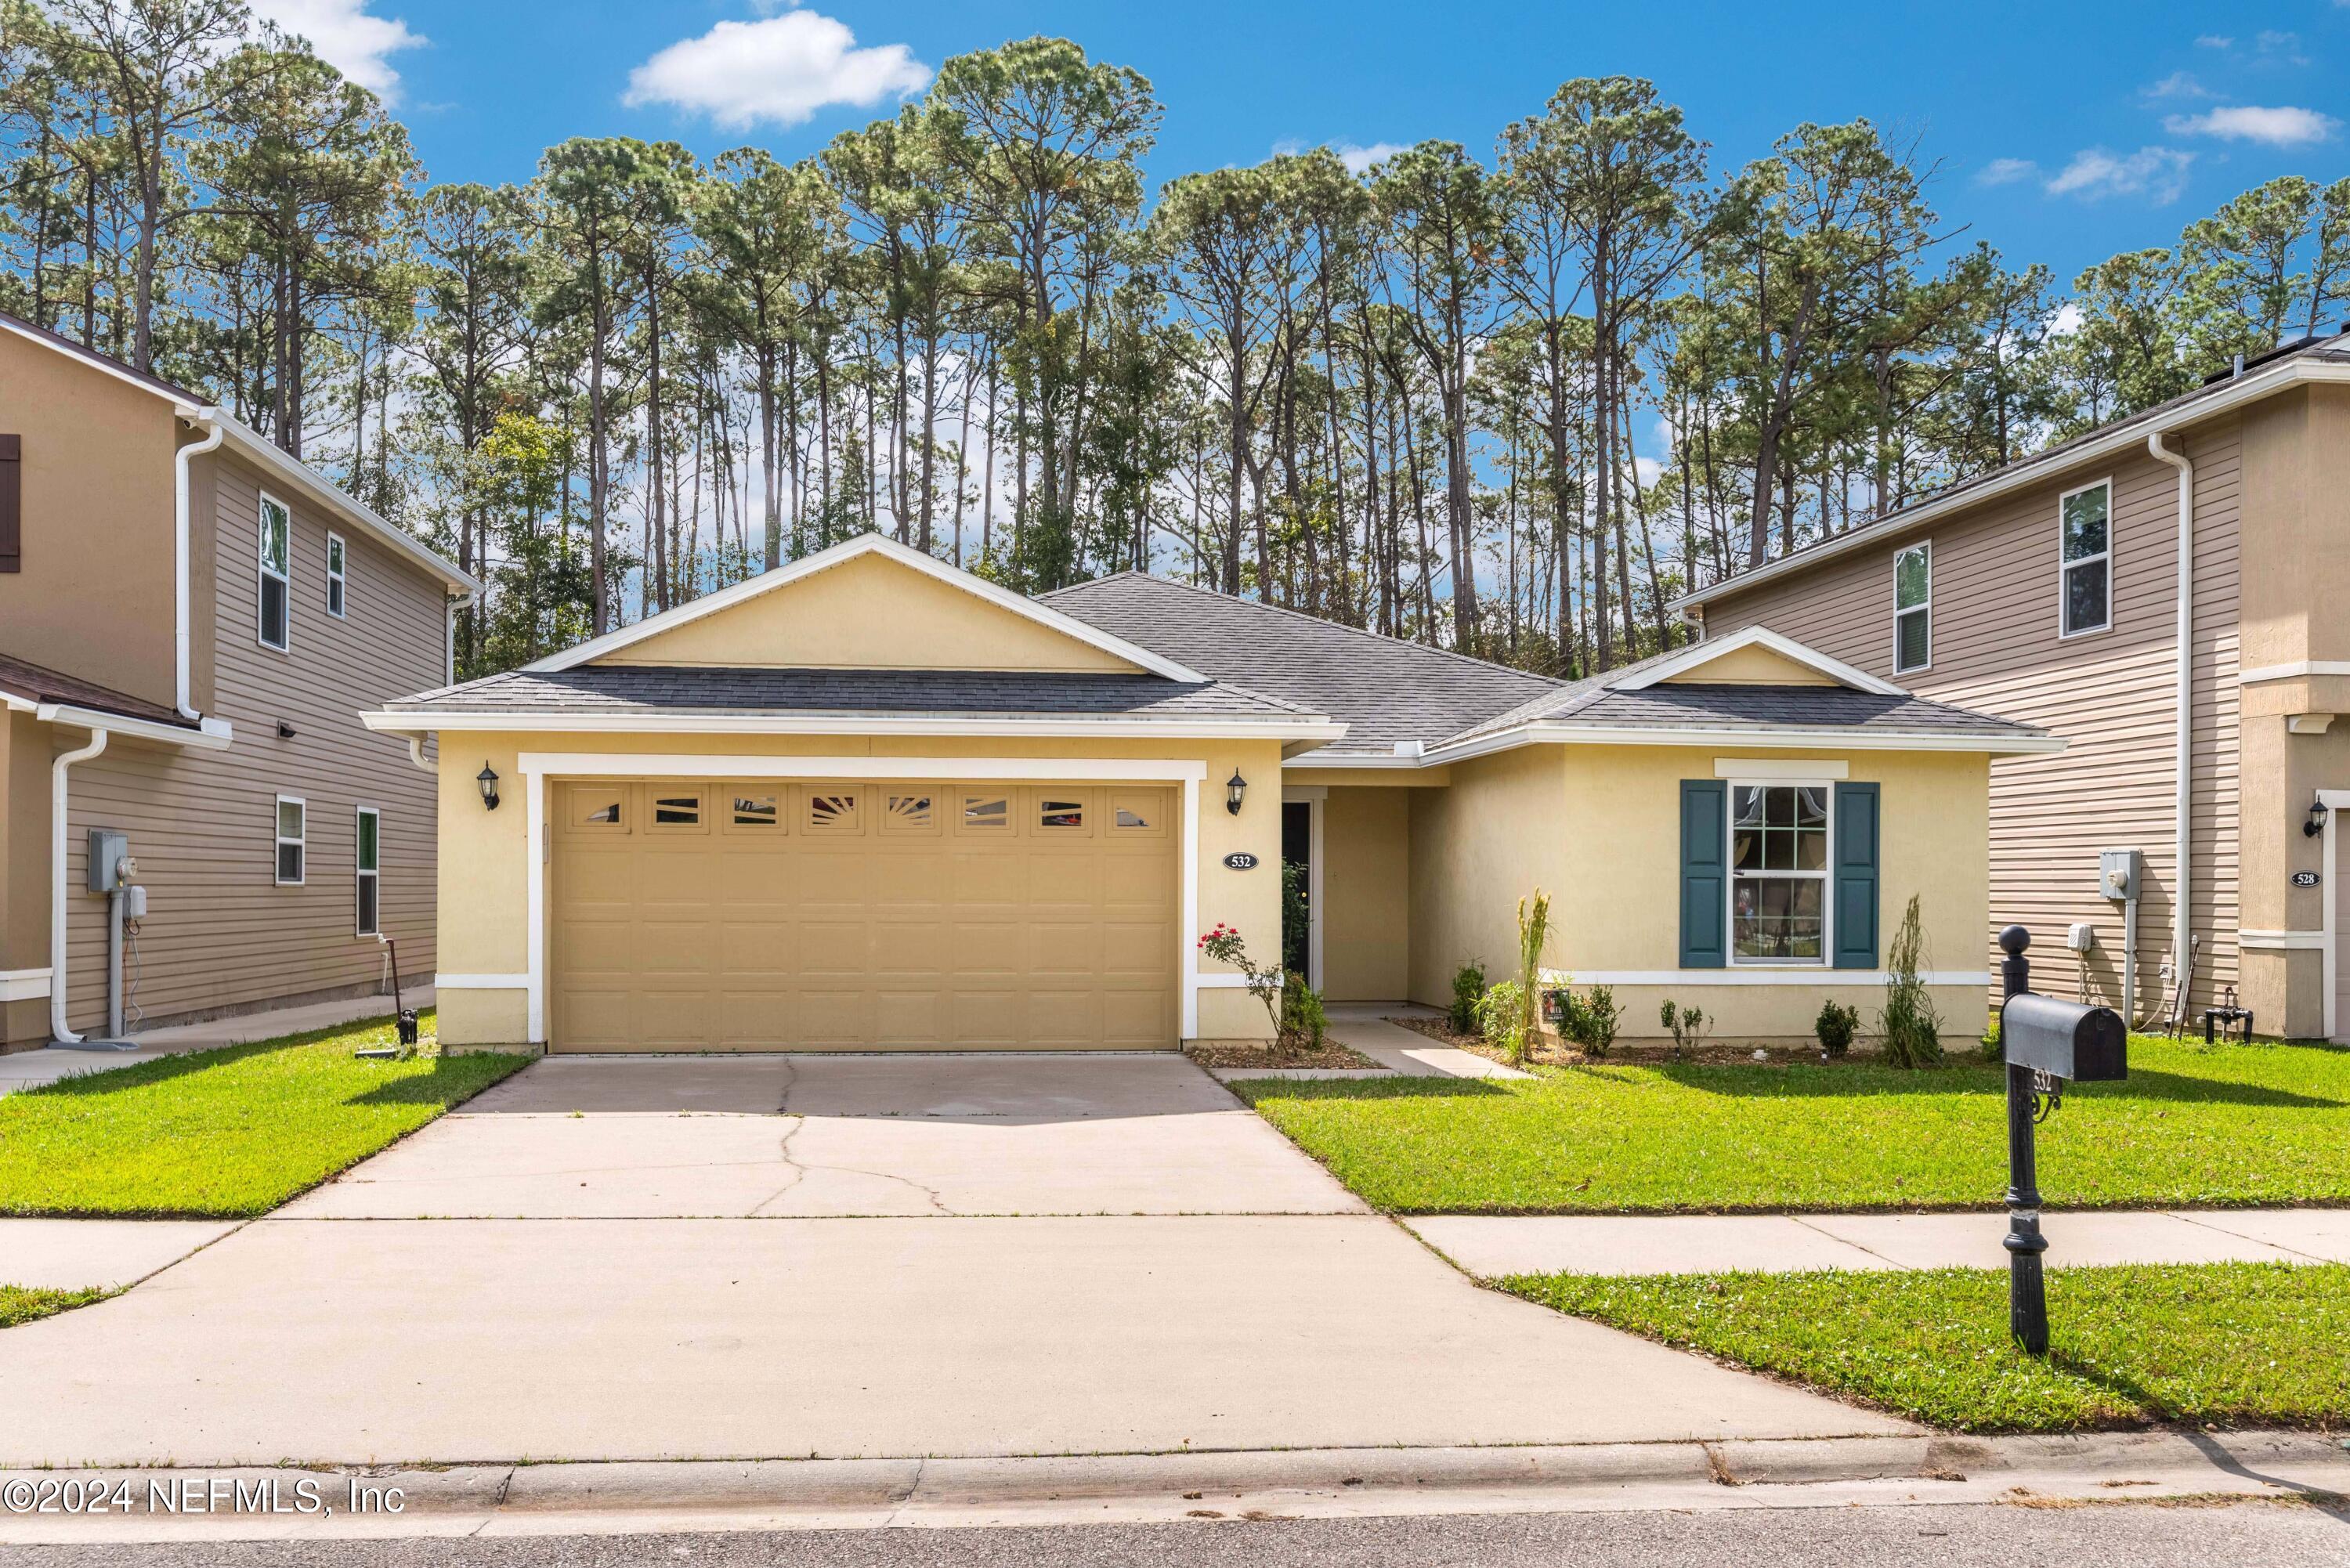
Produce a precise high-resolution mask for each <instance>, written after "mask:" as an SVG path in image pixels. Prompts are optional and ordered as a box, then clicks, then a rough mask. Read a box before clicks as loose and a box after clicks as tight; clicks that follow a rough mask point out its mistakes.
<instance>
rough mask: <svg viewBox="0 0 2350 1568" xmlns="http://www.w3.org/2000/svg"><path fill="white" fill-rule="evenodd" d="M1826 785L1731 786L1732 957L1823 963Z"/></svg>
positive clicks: (1747, 960)
mask: <svg viewBox="0 0 2350 1568" xmlns="http://www.w3.org/2000/svg"><path fill="white" fill-rule="evenodd" d="M1827 887H1828V786H1827V785H1826V784H1731V786H1730V958H1731V962H1732V963H1820V962H1822V961H1825V955H1826V953H1827V915H1826V910H1827Z"/></svg>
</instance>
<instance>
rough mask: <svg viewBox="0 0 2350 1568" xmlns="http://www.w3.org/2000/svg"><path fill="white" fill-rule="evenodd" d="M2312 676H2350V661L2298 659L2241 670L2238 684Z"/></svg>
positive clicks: (2237, 677)
mask: <svg viewBox="0 0 2350 1568" xmlns="http://www.w3.org/2000/svg"><path fill="white" fill-rule="evenodd" d="M2310 675H2350V659H2294V660H2293V662H2292V663H2290V664H2263V665H2261V666H2259V667H2258V668H2256V669H2252V670H2239V671H2238V672H2237V674H2236V682H2237V684H2238V685H2240V686H2257V685H2259V684H2260V683H2261V682H2262V681H2263V680H2299V679H2301V678H2302V677H2303V676H2310Z"/></svg>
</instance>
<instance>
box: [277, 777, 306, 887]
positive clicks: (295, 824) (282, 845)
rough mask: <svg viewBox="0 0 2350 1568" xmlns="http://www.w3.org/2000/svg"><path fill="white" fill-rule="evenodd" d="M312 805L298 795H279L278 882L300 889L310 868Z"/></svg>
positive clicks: (281, 884)
mask: <svg viewBox="0 0 2350 1568" xmlns="http://www.w3.org/2000/svg"><path fill="white" fill-rule="evenodd" d="M309 836H310V808H309V806H308V805H307V804H305V803H304V801H303V799H302V797H301V796H300V795H298V794H281V795H279V796H278V797H277V867H276V871H277V876H276V881H277V885H278V886H279V887H281V888H299V887H300V886H301V885H302V884H303V882H304V880H305V879H306V878H307V873H308V870H309Z"/></svg>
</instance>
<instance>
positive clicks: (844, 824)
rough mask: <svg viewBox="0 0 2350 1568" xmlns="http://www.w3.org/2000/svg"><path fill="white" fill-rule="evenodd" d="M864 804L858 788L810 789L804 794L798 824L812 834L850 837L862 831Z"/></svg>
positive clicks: (862, 794) (862, 795) (859, 834)
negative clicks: (799, 822)
mask: <svg viewBox="0 0 2350 1568" xmlns="http://www.w3.org/2000/svg"><path fill="white" fill-rule="evenodd" d="M864 805H865V792H864V791H863V790H861V789H811V790H807V791H805V792H803V801H802V806H801V812H800V821H801V823H802V825H803V826H805V827H806V830H807V831H808V832H809V833H811V834H816V835H829V836H834V837H840V838H853V837H857V836H861V835H862V834H863V833H864V831H865V816H864Z"/></svg>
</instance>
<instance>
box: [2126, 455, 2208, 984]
mask: <svg viewBox="0 0 2350 1568" xmlns="http://www.w3.org/2000/svg"><path fill="white" fill-rule="evenodd" d="M2146 450H2147V451H2148V452H2152V453H2153V454H2154V455H2155V457H2156V458H2157V459H2158V461H2160V462H2167V463H2168V464H2169V465H2170V466H2171V467H2173V468H2175V469H2177V470H2178V796H2177V799H2176V800H2175V801H2174V802H2173V804H2172V810H2173V812H2174V814H2175V815H2174V820H2173V824H2172V831H2173V835H2174V837H2175V839H2176V845H2175V847H2174V850H2173V853H2175V854H2176V855H2177V856H2178V870H2177V871H2176V872H2175V873H2173V877H2174V878H2175V880H2174V886H2173V889H2172V892H2171V912H2170V948H2171V952H2170V963H2171V970H2170V975H2171V989H2172V992H2173V993H2174V994H2175V995H2176V996H2177V997H2178V1011H2177V1016H2178V1018H2182V1019H2183V1018H2185V1017H2186V1016H2187V1005H2188V997H2187V985H2188V980H2189V971H2188V966H2189V959H2190V955H2191V953H2192V951H2193V949H2192V945H2191V944H2192V940H2193V939H2192V938H2191V937H2190V936H2189V931H2190V929H2192V927H2193V924H2194V909H2195V902H2194V880H2193V876H2192V868H2191V867H2190V865H2189V860H2188V852H2189V848H2190V847H2191V846H2192V845H2193V837H2194V835H2193V828H2192V824H2191V819H2190V818H2189V809H2190V807H2191V806H2192V805H2193V796H2194V784H2195V740H2194V736H2195V731H2194V722H2195V465H2194V464H2193V463H2191V462H2189V461H2188V460H2187V455H2186V454H2185V453H2184V452H2173V451H2171V450H2170V448H2169V447H2168V446H2167V445H2165V444H2164V443H2163V439H2162V432H2161V431H2154V432H2153V433H2151V434H2150V435H2148V436H2147V438H2146ZM2111 525H2112V524H2110V523H2109V524H2107V526H2108V527H2110V526H2111ZM2112 591H2113V586H2112V585H2111V584H2110V583H2108V584H2107V585H2106V592H2107V593H2108V594H2110V593H2111V592H2112Z"/></svg>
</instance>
